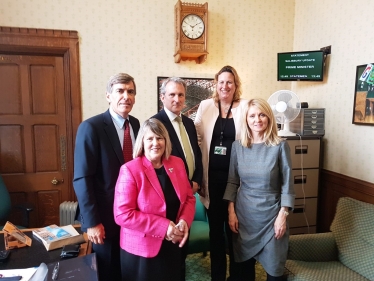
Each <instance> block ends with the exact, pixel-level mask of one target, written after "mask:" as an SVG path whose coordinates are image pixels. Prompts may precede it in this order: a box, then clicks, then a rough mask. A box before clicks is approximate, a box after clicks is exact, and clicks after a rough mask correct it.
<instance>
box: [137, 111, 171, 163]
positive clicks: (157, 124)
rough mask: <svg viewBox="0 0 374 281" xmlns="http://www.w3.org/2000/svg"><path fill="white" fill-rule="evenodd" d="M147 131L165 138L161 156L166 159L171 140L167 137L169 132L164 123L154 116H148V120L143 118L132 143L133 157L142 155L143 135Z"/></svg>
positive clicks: (169, 152) (168, 154)
mask: <svg viewBox="0 0 374 281" xmlns="http://www.w3.org/2000/svg"><path fill="white" fill-rule="evenodd" d="M149 131H151V132H152V133H154V134H156V135H157V136H159V137H162V138H164V139H165V151H164V154H163V155H162V158H163V159H168V158H169V156H170V154H171V142H170V138H169V133H168V131H167V130H166V128H165V126H164V124H162V123H161V121H159V120H157V119H156V118H150V119H148V120H145V121H144V123H143V124H142V126H141V127H140V129H139V133H138V136H137V138H136V141H135V145H134V151H133V157H134V158H136V157H138V156H142V155H144V136H145V134H146V133H148V132H149Z"/></svg>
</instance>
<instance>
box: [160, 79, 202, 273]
mask: <svg viewBox="0 0 374 281" xmlns="http://www.w3.org/2000/svg"><path fill="white" fill-rule="evenodd" d="M186 90H187V85H186V82H185V81H184V80H183V79H181V78H179V77H171V78H167V79H166V80H164V81H163V83H162V85H161V87H160V99H161V101H162V103H163V105H164V108H163V109H162V110H161V111H160V112H158V113H157V114H156V115H154V116H153V118H156V119H158V120H160V121H161V122H162V123H163V124H164V125H165V127H166V129H167V130H168V133H169V137H170V141H171V144H172V151H171V154H172V155H174V156H177V157H179V158H181V159H182V160H183V162H184V166H185V168H186V173H187V176H188V178H189V180H190V183H191V187H192V189H193V193H195V192H196V191H198V190H199V188H200V184H201V180H202V177H203V164H202V160H201V151H200V147H199V145H198V142H197V134H196V129H195V125H194V123H193V121H192V120H191V119H190V118H188V117H186V116H184V115H183V114H181V113H182V109H183V107H184V106H185V101H186ZM178 116H179V117H181V118H182V122H183V126H184V129H185V132H186V133H187V144H186V143H185V144H184V143H183V141H182V136H181V129H182V130H183V127H180V125H179V123H178V121H177V120H176V119H178V118H177V117H178ZM182 133H183V132H182ZM184 145H187V146H189V147H188V148H185V147H184ZM186 149H189V150H190V151H191V152H192V163H191V162H189V163H188V161H187V159H186V158H187V154H186ZM187 251H188V243H186V244H185V246H184V247H183V255H184V257H183V264H182V275H183V276H182V278H181V280H185V258H186V257H187Z"/></svg>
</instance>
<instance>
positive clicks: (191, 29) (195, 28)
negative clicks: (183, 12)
mask: <svg viewBox="0 0 374 281" xmlns="http://www.w3.org/2000/svg"><path fill="white" fill-rule="evenodd" d="M204 29H205V25H204V22H203V20H202V19H201V17H199V16H198V15H194V14H190V15H187V16H185V17H184V19H183V21H182V32H183V34H184V35H186V36H187V38H189V39H197V38H199V37H201V35H203V33H204Z"/></svg>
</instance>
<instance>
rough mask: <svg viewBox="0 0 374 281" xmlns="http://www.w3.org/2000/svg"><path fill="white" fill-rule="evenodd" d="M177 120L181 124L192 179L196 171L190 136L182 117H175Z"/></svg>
mask: <svg viewBox="0 0 374 281" xmlns="http://www.w3.org/2000/svg"><path fill="white" fill-rule="evenodd" d="M175 120H176V121H177V122H178V124H179V132H180V134H181V139H182V145H183V149H184V153H185V156H186V162H187V166H188V177H189V179H192V176H193V172H194V169H193V168H194V163H193V157H192V151H191V146H190V142H189V140H188V137H187V132H186V128H185V127H184V125H183V122H182V117H180V116H177V117H176V118H175Z"/></svg>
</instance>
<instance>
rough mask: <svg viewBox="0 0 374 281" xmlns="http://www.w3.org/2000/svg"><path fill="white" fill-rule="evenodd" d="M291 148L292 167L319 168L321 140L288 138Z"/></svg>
mask: <svg viewBox="0 0 374 281" xmlns="http://www.w3.org/2000/svg"><path fill="white" fill-rule="evenodd" d="M287 142H288V144H289V146H290V149H291V160H292V168H293V169H299V168H304V169H306V168H318V167H319V154H320V153H319V150H320V140H319V139H316V140H302V141H300V140H287Z"/></svg>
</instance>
